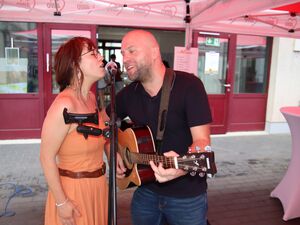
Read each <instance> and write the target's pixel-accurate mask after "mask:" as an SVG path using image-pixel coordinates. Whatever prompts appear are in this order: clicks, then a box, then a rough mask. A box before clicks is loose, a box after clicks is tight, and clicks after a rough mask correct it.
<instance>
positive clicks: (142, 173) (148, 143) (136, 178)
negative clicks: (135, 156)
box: [117, 126, 156, 189]
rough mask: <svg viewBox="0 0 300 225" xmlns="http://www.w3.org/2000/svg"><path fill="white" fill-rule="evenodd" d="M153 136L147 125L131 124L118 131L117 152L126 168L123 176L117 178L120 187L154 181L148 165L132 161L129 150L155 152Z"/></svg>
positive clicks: (133, 151) (146, 152)
mask: <svg viewBox="0 0 300 225" xmlns="http://www.w3.org/2000/svg"><path fill="white" fill-rule="evenodd" d="M153 143H154V141H153V136H152V133H151V130H150V128H149V127H148V126H133V127H130V128H127V129H126V130H124V131H122V130H120V129H119V132H118V144H119V146H118V152H119V154H120V155H121V157H122V159H123V161H124V164H125V166H126V168H127V171H126V173H125V178H123V179H117V185H118V187H119V188H120V189H126V188H127V187H130V186H134V185H137V186H140V185H141V184H144V183H147V182H150V181H154V180H155V176H154V173H153V171H152V169H151V167H150V166H147V165H140V164H137V163H132V162H131V161H130V157H128V155H129V152H131V153H143V154H155V152H156V151H155V146H154V144H153Z"/></svg>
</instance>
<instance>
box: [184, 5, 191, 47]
mask: <svg viewBox="0 0 300 225" xmlns="http://www.w3.org/2000/svg"><path fill="white" fill-rule="evenodd" d="M185 3H186V15H185V17H184V21H185V48H186V49H190V47H191V40H192V32H191V26H190V22H191V20H192V18H191V15H190V0H185Z"/></svg>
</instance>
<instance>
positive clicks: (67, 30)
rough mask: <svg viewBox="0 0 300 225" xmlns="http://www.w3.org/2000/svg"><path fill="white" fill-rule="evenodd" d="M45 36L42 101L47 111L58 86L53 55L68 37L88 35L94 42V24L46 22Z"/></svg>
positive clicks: (57, 90)
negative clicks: (43, 94)
mask: <svg viewBox="0 0 300 225" xmlns="http://www.w3.org/2000/svg"><path fill="white" fill-rule="evenodd" d="M44 33H45V37H46V38H47V40H46V41H45V54H44V58H45V63H44V65H45V68H44V93H45V97H44V103H45V112H47V110H48V108H49V107H50V105H51V103H52V102H53V100H54V99H55V97H56V96H57V94H58V93H59V87H58V85H57V83H56V81H55V72H54V71H53V65H54V56H55V53H56V52H57V50H58V48H59V46H60V45H61V44H63V43H64V42H66V41H67V40H68V39H70V38H73V37H76V36H82V37H88V38H91V39H92V40H94V41H95V43H96V26H91V25H74V24H72V25H69V24H47V25H45V29H44Z"/></svg>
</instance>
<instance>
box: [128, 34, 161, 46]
mask: <svg viewBox="0 0 300 225" xmlns="http://www.w3.org/2000/svg"><path fill="white" fill-rule="evenodd" d="M128 39H130V40H134V41H135V42H137V43H139V44H143V45H147V46H148V47H158V48H159V45H158V43H157V40H156V38H155V37H154V35H153V34H152V33H150V32H149V31H146V30H133V31H129V32H128V33H127V34H125V36H124V37H123V40H122V42H124V41H125V40H128Z"/></svg>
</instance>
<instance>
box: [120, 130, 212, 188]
mask: <svg viewBox="0 0 300 225" xmlns="http://www.w3.org/2000/svg"><path fill="white" fill-rule="evenodd" d="M118 145H119V146H118V152H119V154H120V155H121V157H122V159H123V161H124V164H125V166H126V167H127V171H126V173H125V178H122V179H117V185H118V187H119V189H126V188H128V187H131V186H135V185H136V186H140V185H142V184H145V183H147V182H150V181H155V176H154V172H153V170H152V169H151V167H150V166H149V162H150V161H153V162H154V163H155V164H157V165H158V164H159V162H161V163H162V164H163V167H164V168H176V169H182V170H185V171H188V172H189V173H190V174H191V175H192V176H195V175H196V174H198V175H199V176H201V177H203V176H205V174H209V175H211V176H213V175H214V174H215V173H216V172H217V169H216V165H215V159H214V152H213V151H205V152H195V153H187V154H186V155H184V156H180V157H165V156H161V155H158V154H156V150H155V145H154V141H153V136H152V132H151V130H150V128H149V127H148V126H132V127H130V128H127V129H125V130H124V131H122V130H121V129H119V131H118Z"/></svg>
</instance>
